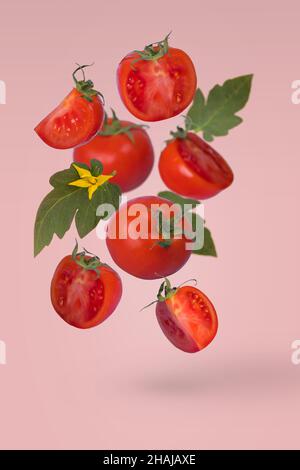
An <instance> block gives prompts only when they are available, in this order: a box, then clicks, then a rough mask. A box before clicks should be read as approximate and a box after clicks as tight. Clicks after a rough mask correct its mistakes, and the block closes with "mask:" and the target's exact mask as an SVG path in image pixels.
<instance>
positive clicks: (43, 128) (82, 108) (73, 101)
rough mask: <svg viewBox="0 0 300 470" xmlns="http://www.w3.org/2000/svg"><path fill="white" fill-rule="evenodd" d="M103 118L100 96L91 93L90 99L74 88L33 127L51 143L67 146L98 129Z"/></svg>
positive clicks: (57, 147) (94, 132)
mask: <svg viewBox="0 0 300 470" xmlns="http://www.w3.org/2000/svg"><path fill="white" fill-rule="evenodd" d="M103 121H104V109H103V104H102V102H101V100H100V98H99V96H97V95H95V96H93V97H92V101H91V102H90V101H88V100H87V99H86V98H84V97H82V96H81V94H80V92H79V91H78V90H77V89H76V88H73V90H72V91H71V92H70V93H69V94H68V96H66V98H65V99H64V100H63V101H62V102H61V103H60V104H59V105H58V106H57V107H56V108H55V109H54V110H53V111H52V112H51V113H50V114H48V116H46V117H45V118H44V119H43V120H42V121H41V122H40V123H39V124H38V125H37V126H36V128H35V129H34V130H35V132H36V133H37V134H38V136H39V137H40V138H41V139H42V140H43V141H44V142H45V143H46V144H47V145H49V146H50V147H53V148H56V149H69V148H74V147H77V146H78V145H82V144H84V143H86V142H88V141H89V140H90V139H91V138H92V137H94V136H95V135H96V133H97V132H98V131H99V130H100V129H101V127H102V125H103Z"/></svg>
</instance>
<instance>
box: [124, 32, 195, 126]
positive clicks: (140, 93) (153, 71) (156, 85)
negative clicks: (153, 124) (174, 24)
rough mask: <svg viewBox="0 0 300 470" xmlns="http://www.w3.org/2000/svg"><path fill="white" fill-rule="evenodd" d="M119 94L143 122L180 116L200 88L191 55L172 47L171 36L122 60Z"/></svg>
mask: <svg viewBox="0 0 300 470" xmlns="http://www.w3.org/2000/svg"><path fill="white" fill-rule="evenodd" d="M117 81H118V88H119V93H120V96H121V98H122V101H123V103H124V104H125V106H126V107H127V109H128V110H129V111H130V112H131V113H132V114H133V115H134V116H136V117H137V118H139V119H142V120H143V121H160V120H162V119H168V118H170V117H173V116H176V115H177V114H179V113H181V112H182V111H183V110H184V109H185V108H186V107H187V106H188V105H189V104H190V103H191V101H192V99H193V97H194V93H195V90H196V85H197V78H196V72H195V67H194V65H193V62H192V61H191V59H190V57H189V56H188V54H186V53H185V52H184V51H182V50H181V49H175V48H173V47H169V45H168V36H167V37H166V38H165V39H164V40H163V41H160V42H158V43H155V44H150V45H149V46H146V47H145V48H144V50H143V51H134V52H132V53H130V54H128V55H127V56H126V57H124V59H123V60H122V61H121V63H120V64H119V67H118V71H117Z"/></svg>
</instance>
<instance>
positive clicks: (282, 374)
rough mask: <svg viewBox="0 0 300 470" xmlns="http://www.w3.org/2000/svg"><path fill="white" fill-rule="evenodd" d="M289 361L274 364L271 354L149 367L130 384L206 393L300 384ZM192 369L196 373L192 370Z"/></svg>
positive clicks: (152, 390)
mask: <svg viewBox="0 0 300 470" xmlns="http://www.w3.org/2000/svg"><path fill="white" fill-rule="evenodd" d="M296 369H297V368H296V367H295V366H292V365H291V364H290V363H289V362H288V361H287V363H286V364H282V363H281V364H277V363H276V361H275V360H274V358H270V360H269V361H266V360H265V361H264V362H259V363H255V362H253V358H252V361H251V360H249V359H248V360H244V361H241V360H240V361H236V362H231V363H229V364H228V363H227V364H226V363H223V364H219V365H216V366H215V367H210V368H206V369H203V368H201V365H199V368H198V369H196V368H195V367H193V368H189V369H176V370H175V369H172V370H170V369H167V370H160V371H153V372H152V373H151V374H150V373H149V371H148V372H147V374H145V375H143V376H135V377H134V378H132V381H133V382H134V383H132V385H133V386H137V387H138V388H140V389H141V390H142V391H143V392H148V393H151V394H159V395H162V394H167V395H173V396H176V395H185V394H188V395H191V394H197V395H198V394H199V393H200V394H207V393H212V392H218V393H219V392H220V391H222V392H223V393H230V392H231V391H234V392H235V393H236V391H237V390H240V391H242V390H243V389H244V390H246V391H247V392H249V393H251V390H256V391H257V389H259V390H260V391H261V392H264V391H268V392H269V391H270V388H271V389H272V390H274V391H275V390H280V389H283V388H287V387H289V388H291V387H292V388H294V387H295V388H297V389H299V387H300V374H299V373H298V372H299V371H298V370H296ZM195 370H196V371H197V373H195Z"/></svg>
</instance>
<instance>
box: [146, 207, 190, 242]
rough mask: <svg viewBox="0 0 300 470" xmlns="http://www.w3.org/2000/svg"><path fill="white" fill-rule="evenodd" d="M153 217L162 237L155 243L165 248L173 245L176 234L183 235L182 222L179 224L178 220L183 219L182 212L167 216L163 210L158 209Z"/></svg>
mask: <svg viewBox="0 0 300 470" xmlns="http://www.w3.org/2000/svg"><path fill="white" fill-rule="evenodd" d="M153 217H154V220H155V222H156V230H157V232H158V233H159V235H160V236H161V237H162V238H161V239H160V240H159V241H157V242H156V243H155V244H157V245H159V246H161V247H163V248H168V247H169V246H171V245H172V242H173V240H174V238H175V236H177V235H183V229H182V224H179V225H178V222H180V221H181V219H182V213H180V214H178V215H173V216H172V217H170V218H167V217H165V216H164V214H163V213H162V211H160V210H157V211H156V212H155V213H153Z"/></svg>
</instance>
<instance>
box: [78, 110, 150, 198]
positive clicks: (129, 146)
mask: <svg viewBox="0 0 300 470" xmlns="http://www.w3.org/2000/svg"><path fill="white" fill-rule="evenodd" d="M73 159H74V161H77V162H82V163H86V164H88V165H89V164H90V161H91V159H97V160H100V161H101V163H102V165H103V172H104V173H105V174H111V173H112V172H113V171H116V175H115V176H114V183H116V184H118V185H119V186H120V188H121V190H122V192H126V191H131V190H132V189H135V188H137V187H138V186H140V185H141V184H142V183H143V182H144V181H145V180H146V178H147V177H148V176H149V174H150V172H151V170H152V167H153V162H154V153H153V147H152V144H151V141H150V138H149V136H148V134H147V133H146V131H145V130H144V129H143V126H139V125H137V124H133V123H131V122H128V121H120V120H119V119H118V118H117V116H116V114H115V113H114V112H113V117H112V118H110V119H107V120H106V121H105V124H104V127H103V129H102V130H101V131H100V132H98V134H97V135H96V137H94V139H92V140H91V141H90V142H88V143H87V144H85V145H82V146H80V147H77V148H76V149H75V150H74V153H73Z"/></svg>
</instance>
